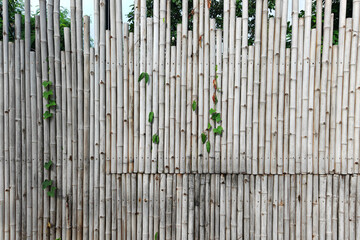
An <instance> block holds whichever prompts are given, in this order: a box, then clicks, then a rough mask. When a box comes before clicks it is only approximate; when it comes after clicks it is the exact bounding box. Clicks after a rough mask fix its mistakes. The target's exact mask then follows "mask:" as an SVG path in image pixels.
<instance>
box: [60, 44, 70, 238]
mask: <svg viewBox="0 0 360 240" xmlns="http://www.w3.org/2000/svg"><path fill="white" fill-rule="evenodd" d="M60 61H61V105H60V106H61V124H62V126H61V128H62V141H63V142H62V148H63V149H62V190H61V191H62V199H61V200H62V207H61V211H62V212H61V217H62V219H61V237H62V238H65V237H66V228H65V227H66V215H65V213H66V198H67V191H66V186H67V181H68V180H67V172H66V167H67V163H66V160H67V129H66V127H67V126H66V124H67V122H66V117H67V116H66V106H67V104H66V101H67V99H66V94H67V92H66V57H65V52H64V51H61V58H60Z"/></svg>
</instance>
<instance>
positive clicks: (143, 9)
mask: <svg viewBox="0 0 360 240" xmlns="http://www.w3.org/2000/svg"><path fill="white" fill-rule="evenodd" d="M140 33H141V35H140V73H143V72H146V70H147V69H146V51H147V49H146V41H147V39H146V36H147V35H146V34H147V28H146V1H145V0H141V1H140ZM134 40H135V39H134ZM149 75H151V74H149ZM135 81H136V79H135ZM150 83H151V84H152V81H151V82H150ZM150 83H149V84H150ZM145 85H146V84H145V81H141V82H140V114H139V119H140V141H139V172H141V173H142V172H144V170H145V162H146V157H147V156H146V153H145V151H146V149H145V148H146V143H147V141H146V122H147V121H146V118H147V116H148V115H146V105H147V104H148V103H147V101H146V100H147V98H146V87H145ZM135 118H136V117H135Z"/></svg>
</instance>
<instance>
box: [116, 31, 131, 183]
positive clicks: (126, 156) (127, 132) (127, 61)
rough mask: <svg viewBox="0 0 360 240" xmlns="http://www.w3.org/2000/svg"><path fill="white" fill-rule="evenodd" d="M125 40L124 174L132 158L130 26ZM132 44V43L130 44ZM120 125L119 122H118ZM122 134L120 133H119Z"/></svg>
mask: <svg viewBox="0 0 360 240" xmlns="http://www.w3.org/2000/svg"><path fill="white" fill-rule="evenodd" d="M121 37H123V38H124V40H123V43H124V49H123V56H124V59H123V66H122V67H123V70H122V72H123V74H124V75H123V80H124V82H123V93H122V94H123V98H124V99H123V107H124V112H123V121H121V120H120V122H123V128H124V130H123V136H118V137H123V140H122V142H123V145H124V146H123V147H124V148H123V155H122V166H121V169H122V173H128V166H129V159H130V158H129V157H130V149H129V146H130V143H129V137H130V134H132V132H130V126H129V125H130V111H131V109H129V107H130V100H131V99H130V84H132V83H130V82H129V77H130V76H129V75H130V71H129V70H130V62H131V60H130V59H129V57H130V54H131V53H130V51H132V50H133V49H130V48H129V40H130V39H129V27H128V24H125V25H124V35H123V36H121ZM130 44H131V43H130ZM118 123H119V122H118ZM119 133H120V132H119ZM124 181H125V179H124V180H123V182H124Z"/></svg>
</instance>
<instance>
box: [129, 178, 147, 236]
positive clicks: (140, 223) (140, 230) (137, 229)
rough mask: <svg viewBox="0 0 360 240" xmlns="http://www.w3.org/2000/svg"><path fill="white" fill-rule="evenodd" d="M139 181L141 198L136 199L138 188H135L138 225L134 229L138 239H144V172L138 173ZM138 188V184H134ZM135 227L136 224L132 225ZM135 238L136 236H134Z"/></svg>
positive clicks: (138, 192)
mask: <svg viewBox="0 0 360 240" xmlns="http://www.w3.org/2000/svg"><path fill="white" fill-rule="evenodd" d="M137 182H138V186H137V196H139V197H140V196H141V199H140V198H139V200H138V199H136V190H135V189H134V191H135V199H134V200H135V202H136V203H134V205H135V208H136V213H134V214H136V216H135V217H136V227H135V228H134V231H135V232H136V236H137V239H139V240H140V239H142V236H143V216H142V215H143V205H144V204H143V203H144V201H145V200H144V197H143V188H144V187H145V186H144V185H145V184H144V181H143V175H142V174H138V176H137ZM134 187H135V188H136V185H135V186H134ZM132 227H134V226H132ZM133 239H135V238H133Z"/></svg>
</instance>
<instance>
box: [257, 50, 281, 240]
mask: <svg viewBox="0 0 360 240" xmlns="http://www.w3.org/2000/svg"><path fill="white" fill-rule="evenodd" d="M252 51H254V50H252ZM255 178H256V179H255V181H256V182H255V199H254V204H253V206H254V207H255V209H254V213H255V214H254V222H255V235H254V236H255V238H259V237H260V233H261V206H260V204H261V187H262V186H261V177H260V176H256V177H255ZM275 220H276V219H274V221H275Z"/></svg>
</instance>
